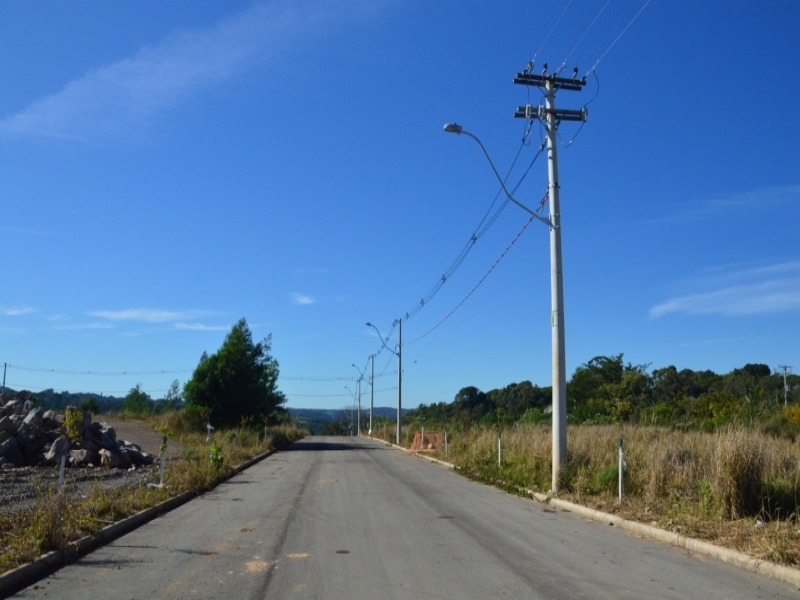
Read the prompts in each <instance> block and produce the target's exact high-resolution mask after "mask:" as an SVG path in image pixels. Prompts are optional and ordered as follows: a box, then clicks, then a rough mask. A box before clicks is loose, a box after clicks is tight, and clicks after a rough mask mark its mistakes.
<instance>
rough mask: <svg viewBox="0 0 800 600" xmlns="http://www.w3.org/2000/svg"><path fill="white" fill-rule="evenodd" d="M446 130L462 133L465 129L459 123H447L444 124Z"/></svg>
mask: <svg viewBox="0 0 800 600" xmlns="http://www.w3.org/2000/svg"><path fill="white" fill-rule="evenodd" d="M444 130H445V131H446V132H447V133H461V132H462V131H463V130H464V128H463V127H461V125H459V124H458V123H447V124H445V126H444Z"/></svg>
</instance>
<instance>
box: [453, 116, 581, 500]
mask: <svg viewBox="0 0 800 600" xmlns="http://www.w3.org/2000/svg"><path fill="white" fill-rule="evenodd" d="M551 125H552V124H551V123H550V122H548V128H547V133H548V135H547V154H548V179H549V188H548V194H549V200H550V202H549V205H550V218H549V219H544V218H542V217H540V216H539V215H538V214H536V213H535V212H533V211H532V210H531V209H529V208H528V207H526V206H524V205H523V204H521V203H520V202H518V201H517V200H516V198H514V197H513V196H512V195H511V193H510V192H509V191H508V189H507V188H506V184H505V182H504V181H503V178H502V177H500V173H498V172H497V168H495V166H494V163H493V162H492V159H491V157H490V156H489V153H488V152H487V151H486V148H485V147H484V146H483V144H482V143H481V141H480V140H479V139H478V138H477V137H476V136H475V135H473V134H471V133H470V132H469V131H465V130H464V128H463V127H461V125H458V124H457V123H448V124H446V125H445V126H444V130H445V132H447V133H456V134H459V135H460V134H462V133H463V134H465V135H467V136H469V137H471V138H472V139H473V140H475V141H476V142H477V143H478V145H479V146H480V147H481V150H483V154H484V156H485V157H486V160H487V161H489V165H490V166H491V167H492V171H494V175H495V177H496V178H497V181H499V182H500V186H501V187H502V188H503V192H504V193H505V195H506V197H507V198H508V199H509V200H510V201H512V202H513V203H514V204H516V205H517V206H519V207H521V208H522V209H523V210H525V211H526V212H527V213H529V214H531V215H532V216H534V217H536V218H537V219H539V221H541V222H543V223H544V224H545V225H547V227H548V228H549V229H550V303H551V315H550V321H551V327H552V361H553V369H552V378H553V400H552V402H553V451H552V452H553V456H552V462H553V471H552V482H551V483H552V489H553V492H554V493H555V492H557V491H558V475H559V472H560V471H561V467H562V466H563V465H566V464H567V374H566V367H565V352H564V282H563V276H562V268H561V215H560V212H559V211H560V209H559V198H558V184H557V182H558V162H557V158H556V143H555V142H556V140H555V127H554V126H551Z"/></svg>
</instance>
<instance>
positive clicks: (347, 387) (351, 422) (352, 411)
mask: <svg viewBox="0 0 800 600" xmlns="http://www.w3.org/2000/svg"><path fill="white" fill-rule="evenodd" d="M344 389H346V390H347V391H348V392H350V395H351V396H352V397H353V407H352V408H351V409H350V435H353V421H354V419H353V413H354V412H355V401H356V394H355V392H354V391H353V390H351V389H350V386H347V385H346V386H344Z"/></svg>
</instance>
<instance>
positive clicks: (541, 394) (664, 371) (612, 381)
mask: <svg viewBox="0 0 800 600" xmlns="http://www.w3.org/2000/svg"><path fill="white" fill-rule="evenodd" d="M551 403H552V388H551V387H549V386H547V387H539V386H537V385H535V384H532V383H531V382H530V381H523V382H520V383H512V384H509V385H507V386H506V387H504V388H500V389H494V390H490V391H488V392H483V391H481V390H479V389H478V388H476V387H474V386H468V387H464V388H462V389H461V390H459V391H458V393H457V394H456V395H455V398H454V399H453V401H452V402H450V403H444V402H440V403H435V404H430V405H420V406H419V408H417V409H416V410H414V411H413V412H412V413H411V414H409V415H407V416H406V419H405V420H406V422H407V423H409V424H414V423H418V424H426V423H427V424H448V423H449V424H451V425H453V426H468V425H474V424H482V425H495V426H500V427H502V426H508V425H513V424H515V423H548V422H549V421H550V414H549V412H550V407H551ZM567 420H568V423H570V424H608V423H631V424H642V425H659V426H669V427H672V428H683V429H702V430H707V431H710V430H714V429H717V428H719V427H722V426H725V425H728V424H730V423H740V424H745V425H759V426H761V427H762V428H763V429H765V430H768V431H773V432H775V433H780V432H788V433H790V434H792V435H794V433H796V432H798V431H800V376H797V375H793V374H788V375H787V376H786V380H785V382H784V374H783V372H773V371H772V370H771V369H770V368H769V366H767V365H764V364H746V365H744V366H743V367H742V368H739V369H734V370H733V371H731V372H730V373H726V374H721V375H720V374H717V373H714V372H713V371H709V370H705V371H693V370H691V369H682V370H678V369H677V368H676V367H675V366H672V365H670V366H668V367H663V368H659V369H654V370H650V369H649V365H635V364H631V363H630V362H625V361H624V358H623V355H622V354H617V355H614V356H596V357H594V358H592V359H591V360H590V361H588V362H586V363H584V364H582V365H581V366H579V367H578V368H577V369H576V370H575V372H574V373H573V374H572V377H571V379H570V380H569V381H568V382H567ZM793 432H794V433H793Z"/></svg>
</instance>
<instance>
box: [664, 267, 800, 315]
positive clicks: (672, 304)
mask: <svg viewBox="0 0 800 600" xmlns="http://www.w3.org/2000/svg"><path fill="white" fill-rule="evenodd" d="M696 285H697V287H704V288H705V290H703V291H700V292H697V293H692V294H686V295H683V296H678V297H675V298H670V299H668V300H666V301H664V302H661V303H659V304H657V305H655V306H654V307H652V308H651V309H650V316H651V317H655V318H657V317H662V316H664V315H668V314H671V313H679V314H687V315H721V316H744V315H765V314H776V313H787V312H797V313H800V261H788V262H781V263H776V264H773V265H765V266H759V267H752V268H745V269H735V270H728V271H725V270H721V271H720V272H718V273H715V274H712V275H711V276H710V277H709V278H708V279H704V280H701V281H699V282H698V283H696ZM709 288H711V289H709Z"/></svg>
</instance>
